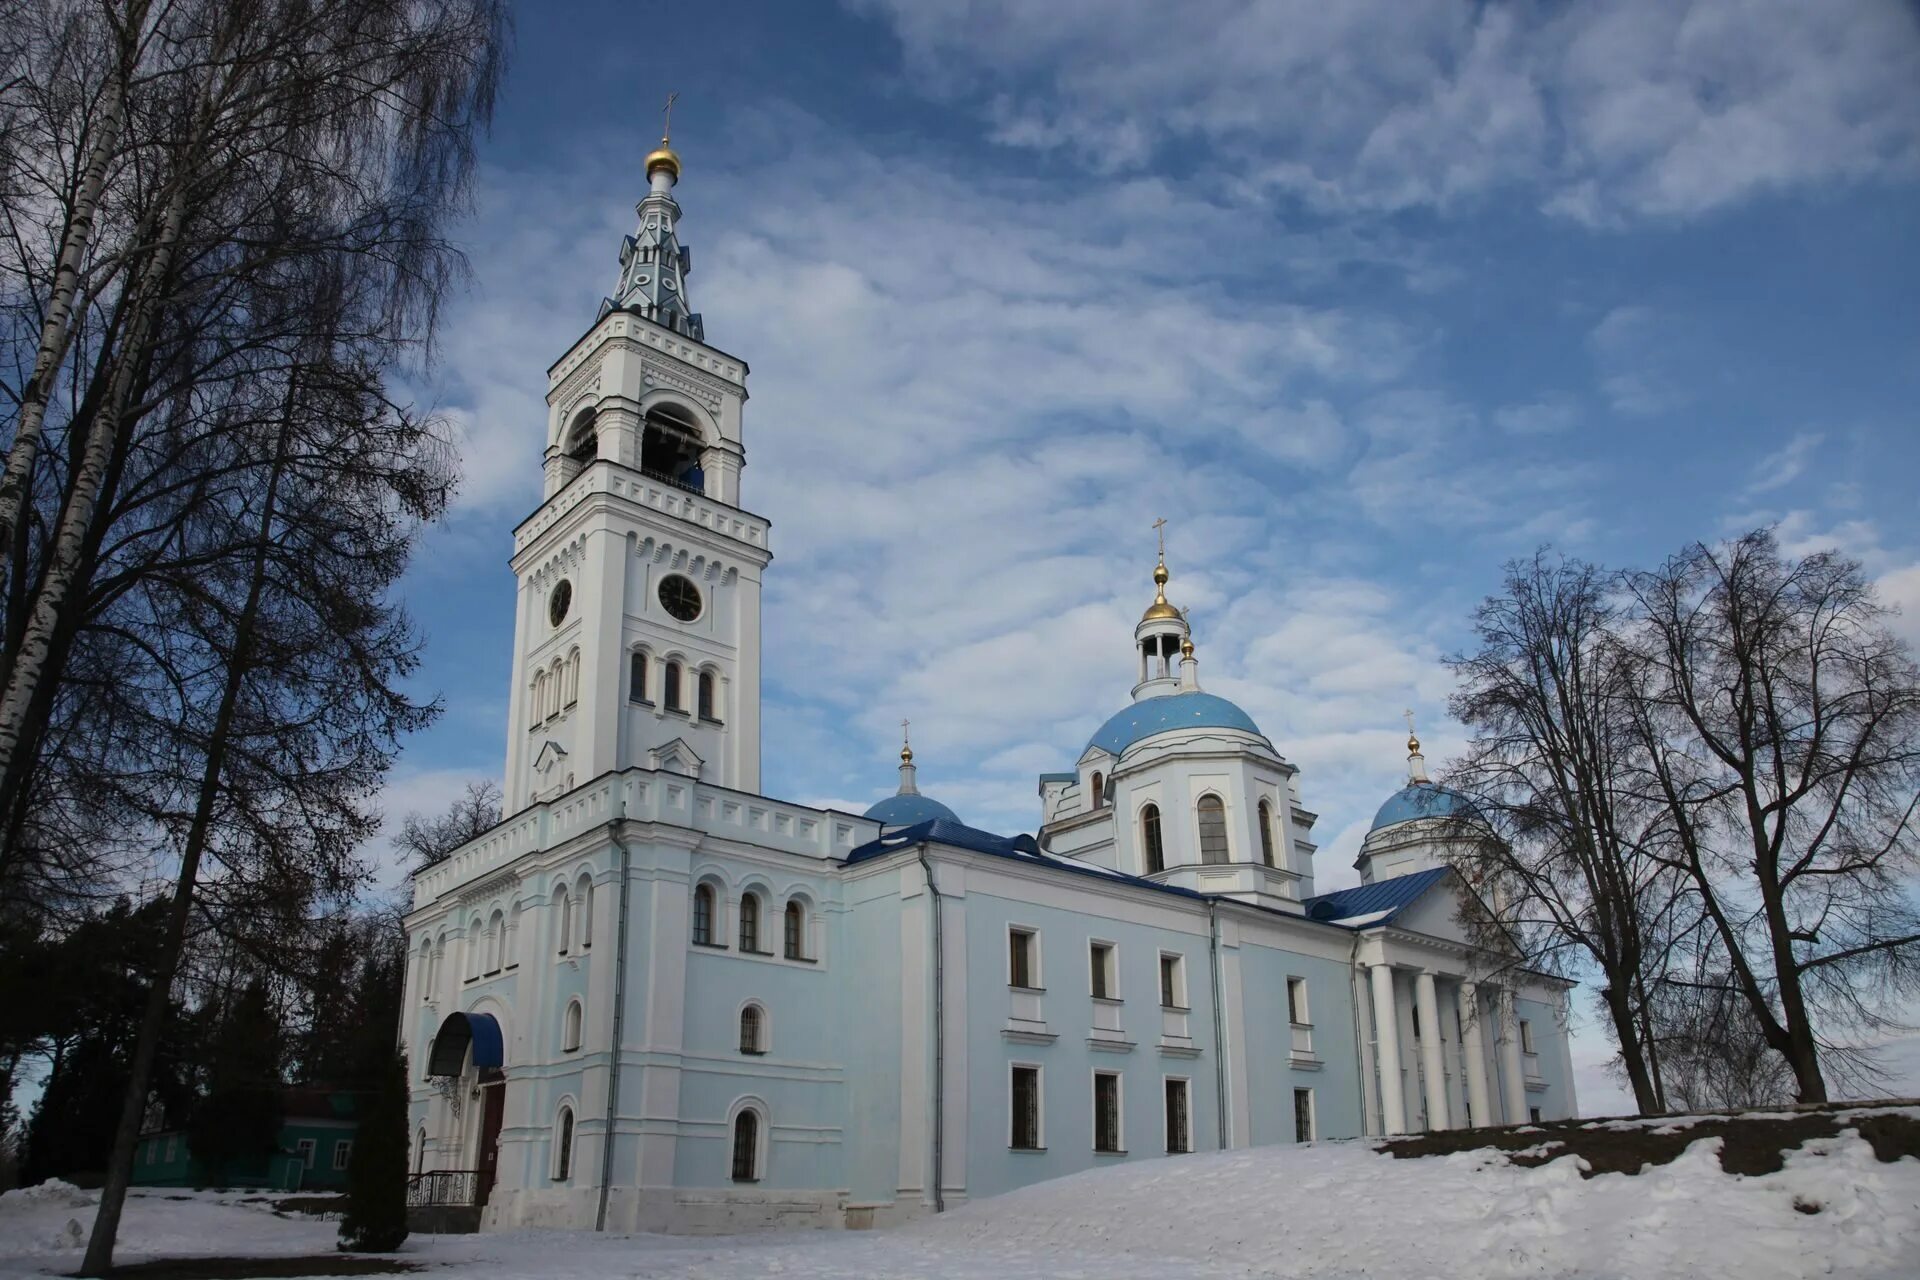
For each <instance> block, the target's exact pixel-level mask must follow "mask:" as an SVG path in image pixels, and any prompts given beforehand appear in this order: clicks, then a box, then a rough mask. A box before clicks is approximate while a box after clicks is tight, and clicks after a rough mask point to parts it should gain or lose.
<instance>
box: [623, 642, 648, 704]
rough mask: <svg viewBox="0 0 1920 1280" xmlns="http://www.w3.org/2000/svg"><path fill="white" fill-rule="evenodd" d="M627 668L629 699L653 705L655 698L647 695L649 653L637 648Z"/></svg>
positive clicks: (628, 661)
mask: <svg viewBox="0 0 1920 1280" xmlns="http://www.w3.org/2000/svg"><path fill="white" fill-rule="evenodd" d="M627 668H628V673H627V700H628V701H630V702H638V703H642V704H644V705H647V706H652V705H653V699H652V698H650V697H648V696H647V655H646V654H644V653H641V652H638V651H637V650H636V651H635V653H634V655H633V656H632V657H631V658H629V659H628V660H627Z"/></svg>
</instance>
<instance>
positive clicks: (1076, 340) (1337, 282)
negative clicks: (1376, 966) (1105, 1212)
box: [387, 0, 1920, 887]
mask: <svg viewBox="0 0 1920 1280" xmlns="http://www.w3.org/2000/svg"><path fill="white" fill-rule="evenodd" d="M518 23H519V34H518V45H517V49H516V53H515V58H514V62H513V66H512V70H511V74H510V78H509V81H508V84H507V88H506V93H505V97H504V99H503V102H502V105H501V109H500V112H499V116H498V119H497V121H496V125H495V129H494V131H493V134H492V136H491V137H490V139H488V140H487V142H486V143H485V145H484V146H483V148H482V161H483V163H482V168H481V175H480V182H479V186H478V191H477V201H476V205H477V207H476V210H475V213H474V216H473V217H472V218H471V219H470V220H468V221H467V222H466V223H464V224H463V225H462V227H461V228H460V231H459V235H460V238H461V240H462V242H463V244H464V246H465V248H466V249H467V252H468V253H469V255H470V258H471V262H472V267H473V280H472V285H471V288H470V289H469V290H468V292H467V293H466V295H465V296H464V297H462V298H461V299H460V300H459V302H458V303H457V304H456V305H454V306H453V307H451V308H450V309H449V311H448V312H447V314H446V318H445V322H444V327H443V329H442V331H441V347H440V352H439V358H438V362H437V364H436V365H435V367H434V368H433V370H432V371H431V374H430V376H429V377H428V379H427V380H426V381H425V383H424V384H423V385H422V387H421V389H420V394H421V396H422V398H423V399H424V400H427V401H430V402H432V403H435V404H437V405H438V406H440V407H441V408H442V409H443V410H445V411H446V412H447V413H448V414H449V415H450V416H451V417H452V418H453V420H454V422H455V423H456V425H457V428H458V430H459V433H460V438H461V441H462V453H463V455H464V458H465V463H466V470H467V479H466V483H465V488H464V490H463V493H462V496H461V499H460V502H459V505H458V507H457V509H456V511H455V513H454V515H453V517H452V518H451V519H450V520H449V521H448V522H447V523H446V525H445V526H444V527H441V528H439V529H436V530H434V531H433V532H432V533H430V534H429V535H428V536H427V537H426V539H425V540H424V542H423V545H422V550H421V554H420V556H419V559H418V562H417V565H416V567H415V569H414V570H413V572H412V574H411V576H410V579H409V581H408V583H407V595H408V601H409V604H410V606H411V608H412V609H413V610H414V612H415V614H416V615H417V617H418V618H419V620H420V622H421V623H422V625H423V627H424V629H425V631H426V633H427V635H428V637H429V648H428V650H427V662H426V666H425V669H424V671H423V673H422V682H421V683H422V687H423V688H424V689H428V690H431V691H435V692H438V693H439V694H441V695H442V696H443V697H444V698H445V699H446V702H447V706H448V712H447V715H446V716H445V718H444V719H443V721H442V722H441V723H440V725H438V726H437V727H436V728H435V729H433V730H432V731H430V732H428V733H426V734H423V735H421V736H420V737H418V738H417V739H415V740H414V741H413V742H412V743H411V745H410V747H409V749H408V751H407V753H406V755H405V757H404V759H403V761H402V763H401V767H400V769H399V770H398V771H397V773H396V776H395V778H394V781H393V785H392V788H391V790H390V794H389V795H388V797H387V807H388V809H389V812H390V813H392V814H395V815H398V814H400V813H403V812H405V811H406V810H407V809H409V808H436V807H438V806H439V805H441V804H443V803H444V802H445V801H446V799H448V798H450V797H451V796H452V795H453V794H454V793H455V792H456V791H457V790H458V788H459V786H460V785H461V784H462V783H463V782H464V781H465V780H466V779H468V778H471V777H477V776H488V775H497V774H498V772H499V770H500V768H501V765H502V756H503V753H504V745H505V732H506V731H505V708H506V681H507V673H508V664H509V649H510V645H511V602H512V598H513V584H512V578H511V575H510V573H509V571H508V569H507V557H508V554H509V549H510V530H511V528H512V526H513V525H514V524H515V523H516V522H517V521H518V520H519V519H520V518H521V517H523V516H524V515H525V514H526V513H527V512H528V511H529V510H531V509H532V507H533V506H534V504H535V503H536V502H537V501H538V493H539V470H538V468H539V454H540V448H541V444H542V443H543V438H542V431H543V423H544V413H543V409H542V404H541V395H542V393H543V391H544V371H545V369H546V366H547V365H548V364H549V363H550V362H551V361H552V360H553V359H555V358H556V357H557V356H558V355H560V354H561V353H562V352H563V351H564V350H565V349H566V348H567V347H568V345H569V344H571V343H572V341H573V340H574V339H575V338H576V337H577V336H578V335H579V334H580V332H582V331H583V330H584V329H585V327H586V326H587V325H588V324H589V323H590V322H591V321H592V319H593V316H594V310H595V307H596V305H597V304H598V302H599V300H600V298H601V296H602V295H603V294H605V293H607V292H608V291H609V290H610V289H611V288H612V287H613V285H614V283H615V279H616V275H617V270H618V267H617V262H616V258H615V253H616V250H617V247H618V244H619V240H620V236H621V235H622V234H623V233H625V232H626V231H628V230H629V229H630V224H631V221H632V216H633V213H632V210H633V204H634V202H635V201H636V200H637V199H638V198H639V197H640V195H641V194H642V193H643V191H644V186H645V184H644V178H643V175H642V174H641V172H640V169H639V162H640V158H641V157H642V156H643V155H644V154H645V153H646V152H647V151H648V150H649V149H650V148H651V147H652V146H653V145H654V141H655V139H656V138H657V137H658V136H659V102H660V100H661V98H662V97H663V96H664V95H665V94H666V92H667V91H668V90H670V89H671V90H674V91H677V92H678V93H679V94H680V101H679V106H678V107H677V108H676V111H675V116H674V126H675V127H674V141H675V145H676V147H677V148H678V150H679V151H680V152H681V154H682V156H683V157H684V160H685V164H686V170H685V173H684V176H683V178H682V181H681V184H680V187H679V190H678V192H677V194H678V197H679V199H680V202H681V205H682V207H683V209H684V214H685V216H684V220H683V223H682V226H681V231H682V238H683V242H685V243H687V244H689V245H690V246H691V248H692V252H693V263H694V270H693V273H692V276H691V277H690V292H691V295H692V298H693V301H694V303H695V305H696V306H697V307H698V309H699V310H701V311H702V312H703V313H704V315H705V318H706V325H707V334H708V336H709V339H710V340H711V341H712V342H713V343H714V344H715V345H717V346H719V347H721V348H723V349H725V350H727V351H729V352H732V353H734V354H736V355H739V356H741V357H742V358H744V359H746V360H747V361H748V362H749V363H750V364H751V366H752V369H753V373H752V378H751V382H750V388H751V392H752V396H753V399H752V401H751V402H750V404H749V405H748V410H747V426H746V432H747V449H748V465H747V470H746V473H745V477H744V480H743V493H744V505H746V506H747V507H749V508H750V509H752V510H755V511H757V512H760V513H762V514H764V515H767V516H768V517H770V518H771V519H772V521H773V547H774V552H775V561H774V564H773V566H772V568H771V569H770V570H769V573H768V577H767V598H766V646H767V650H766V653H767V656H766V677H767V683H766V688H765V738H764V759H765V766H764V774H765V783H766V788H767V790H768V792H769V793H770V794H773V795H777V796H781V797H783V798H787V799H792V800H799V801H806V802H812V803H820V804H836V805H838V806H840V807H864V806H865V805H866V804H867V803H870V802H871V801H872V800H873V799H876V798H878V797H879V796H880V795H882V794H885V793H887V792H888V791H890V790H891V789H892V786H893V782H894V775H893V772H892V767H891V766H892V763H893V752H894V749H895V747H896V744H897V736H898V729H897V725H898V722H899V721H900V719H901V718H902V717H911V719H912V720H913V723H914V741H915V748H916V753H917V755H918V760H919V763H920V765H921V781H922V785H923V786H924V788H925V789H926V790H927V791H928V792H930V793H931V794H934V795H936V796H938V797H939V798H940V799H942V800H944V801H946V802H947V803H948V804H950V805H952V806H953V807H954V808H955V809H957V810H958V811H959V812H960V814H961V816H962V817H964V818H966V819H967V820H968V821H970V822H973V823H975V824H977V825H980V826H985V827H989V828H993V829H998V830H1003V831H1007V830H1015V829H1023V830H1031V829H1032V827H1033V826H1034V824H1035V822H1036V820H1037V816H1038V811H1037V802H1036V799H1035V796H1034V775H1035V774H1036V773H1038V772H1040V771H1042V770H1047V769H1057V768H1065V767H1069V766H1070V764H1071V762H1072V760H1073V758H1074V757H1075V756H1076V755H1077V754H1078V752H1079V750H1080V748H1081V747H1082V746H1083V745H1084V743H1085V741H1086V739H1087V736H1088V734H1089V733H1090V732H1091V731H1092V729H1093V728H1094V727H1095V726H1096V725H1097V724H1098V723H1099V722H1100V721H1101V720H1102V719H1104V718H1105V716H1106V715H1108V714H1109V713H1110V712H1112V711H1113V710H1115V709H1117V708H1118V707H1119V706H1120V705H1121V704H1122V703H1123V702H1124V701H1125V700H1126V698H1127V690H1128V686H1129V684H1130V680H1131V677H1130V674H1129V672H1130V669H1131V662H1132V657H1131V648H1130V635H1131V627H1132V624H1133V622H1134V621H1135V620H1136V619H1137V618H1138V616H1139V613H1140V610H1141V609H1142V608H1143V607H1144V606H1145V605H1146V603H1147V602H1148V600H1149V599H1151V589H1152V588H1151V582H1150V580H1149V573H1150V571H1151V568H1152V563H1153V531H1152V528H1151V524H1152V521H1153V520H1154V518H1155V517H1156V516H1165V517H1166V518H1167V520H1168V521H1169V530H1168V532H1169V539H1168V559H1169V562H1170V565H1171V567H1172V570H1173V573H1174V580H1173V583H1172V584H1171V587H1170V590H1169V594H1170V596H1171V598H1172V599H1173V600H1174V601H1175V603H1177V604H1179V605H1182V606H1186V607H1189V608H1190V609H1191V616H1192V620H1193V625H1194V631H1195V638H1196V641H1197V643H1198V646H1199V654H1200V658H1201V678H1202V681H1203V683H1204V684H1205V686H1206V687H1207V688H1208V689H1210V690H1212V691H1213V692H1217V693H1221V694H1224V695H1226V696H1228V697H1231V698H1233V699H1235V700H1236V701H1238V702H1240V703H1241V704H1242V705H1243V706H1245V707H1246V708H1247V709H1248V710H1249V711H1250V712H1251V713H1252V714H1253V715H1254V717H1255V718H1256V719H1257V720H1258V722H1259V723H1260V725H1261V727H1262V728H1263V729H1264V730H1265V731H1266V733H1267V734H1268V736H1269V737H1271V738H1272V739H1273V741H1274V743H1275V745H1276V746H1277V747H1278V748H1279V749H1280V751H1281V752H1282V754H1284V755H1285V756H1287V757H1288V758H1289V759H1291V760H1293V761H1294V762H1295V763H1297V764H1298V765H1299V766H1300V768H1301V770H1302V788H1303V793H1304V799H1305V802H1306V804H1307V805H1308V807H1310V808H1312V809H1314V810H1316V811H1317V812H1319V813H1320V814H1321V815H1322V816H1321V820H1320V825H1319V827H1318V828H1317V835H1318V837H1319V839H1320V842H1321V851H1320V854H1319V855H1318V862H1319V868H1318V869H1319V874H1320V877H1321V884H1322V886H1323V887H1332V886H1336V885H1339V884H1343V883H1349V882H1351V881H1352V879H1353V874H1352V872H1351V870H1350V864H1351V861H1352V856H1353V852H1354V850H1355V848H1356V846H1357V844H1358V841H1359V837H1360V836H1361V834H1363V833H1364V830H1365V827H1366V824H1367V822H1368V820H1369V819H1370V818H1371V815H1372V812H1373V809H1374V808H1375V807H1376V806H1377V805H1378V804H1379V803H1380V801H1381V800H1382V799H1384V798H1385V796H1386V795H1387V794H1388V793H1389V792H1391V791H1392V790H1393V789H1394V788H1395V787H1396V786H1397V785H1398V784H1399V781H1400V779H1401V777H1402V776H1403V768H1404V762H1403V751H1404V748H1403V746H1402V743H1403V740H1404V736H1405V730H1404V727H1403V725H1402V723H1401V719H1400V712H1401V709H1402V708H1403V707H1412V708H1414V709H1415V710H1416V712H1417V713H1418V714H1419V717H1420V721H1421V725H1422V730H1421V732H1422V737H1423V738H1424V739H1426V741H1427V744H1428V751H1429V755H1430V756H1432V757H1434V758H1435V759H1436V760H1440V759H1444V758H1445V757H1446V756H1447V755H1448V754H1449V753H1450V752H1451V751H1452V750H1455V749H1457V747H1458V746H1459V744H1460V741H1461V738H1460V734H1459V731H1458V728H1457V726H1454V725H1452V724H1450V723H1449V722H1447V721H1446V719H1445V701H1446V696H1447V693H1448V691H1449V679H1448V676H1447V673H1446V671H1445V669H1444V667H1443V666H1442V665H1441V661H1440V660H1441V657H1442V656H1443V655H1444V654H1445V653H1447V652H1449V651H1451V650H1453V649H1456V648H1458V647H1459V646H1460V645H1462V644H1463V643H1464V642H1465V640H1466V619H1467V616H1468V613H1469V610H1470V609H1471V608H1472V606H1473V604H1474V603H1475V602H1476V601H1477V600H1478V599H1479V598H1480V597H1481V596H1483V595H1484V594H1486V593H1487V592H1488V591H1489V590H1491V589H1492V588H1493V587H1495V586H1496V585H1497V582H1498V578H1499V573H1500V568H1501V565H1502V563H1503V562H1504V561H1505V560H1507V559H1509V558H1510V557H1514V556H1519V555H1525V554H1528V553H1530V552H1531V551H1532V550H1533V549H1534V548H1535V547H1536V546H1538V545H1540V544H1542V543H1549V542H1550V543H1552V544H1554V545H1555V546H1558V547H1560V548H1562V549H1565V550H1567V551H1570V552H1574V553H1577V554H1579V555H1582V556H1586V557H1589V558H1593V559H1597V560H1600V561H1602V562H1605V563H1608V564H1633V563H1649V562H1652V561H1654V560H1656V559H1658V558H1659V557H1661V556H1663V555H1665V554H1666V553H1668V552H1670V551H1672V550H1675V549H1677V548H1678V547H1679V546H1681V545H1682V544H1683V543H1685V542H1686V541H1688V540H1690V539H1694V538H1707V537H1713V536H1717V535H1721V534H1725V533H1730V532H1736V531H1739V530H1742V529H1745V528H1748V527H1751V526H1753V525H1755V524H1761V523H1775V522H1777V523H1778V524H1779V526H1780V528H1781V530H1782V536H1783V538H1784V539H1785V541H1786V542H1787V543H1788V545H1789V546H1790V547H1791V548H1793V549H1796V550H1797V549H1810V548H1812V547H1816V546H1826V545H1837V546H1840V547H1843V548H1845V549H1846V550H1847V551H1849V552H1850V553H1852V554H1854V555H1856V556H1858V557H1859V558H1860V559H1861V560H1862V561H1863V562H1864V563H1865V565H1866V566H1867V569H1868V571H1869V572H1870V573H1871V574H1872V575H1873V576H1874V577H1875V578H1876V579H1878V580H1879V581H1880V583H1881V585H1882V588H1883V590H1884V592H1885V593H1886V595H1887V596H1888V598H1889V599H1890V600H1891V601H1893V602H1895V603H1900V604H1904V605H1905V607H1906V608H1907V610H1908V616H1907V617H1906V618H1904V619H1902V621H1901V623H1900V625H1901V626H1902V628H1903V629H1904V630H1905V631H1906V633H1907V634H1908V635H1909V636H1914V637H1916V638H1920V516H1916V514H1915V504H1914V492H1915V484H1914V476H1915V475H1916V474H1917V473H1920V422H1917V421H1916V409H1915V407H1914V406H1915V405H1916V404H1920V252H1916V250H1915V248H1914V240H1915V228H1916V227H1920V23H1917V22H1916V18H1915V12H1914V9H1913V7H1912V6H1910V5H1907V4H1903V3H1899V2H1897V0H1878V2H1874V0H1857V2H1856V0H1828V3H1823V4H1820V5H1805V4H1802V3H1792V2H1788V0H1782V2H1779V3H1773V2H1769V0H1709V2H1704V3H1695V4H1691V5H1682V4H1678V3H1673V2H1672V0H1619V2H1615V3H1607V4H1598V5H1574V6H1560V5H1539V6H1536V5H1508V4H1496V3H1482V4H1463V3H1443V2H1440V0H1346V2H1345V3H1342V4H1339V5H1326V4H1324V3H1316V2H1302V3H1291V2H1287V3H1282V2H1278V0H1276V2H1273V3H1255V2H1253V0H1244V2H1235V3H1229V2H1227V0H1185V2H1184V3H1182V4H1180V5H1179V6H1177V7H1175V6H1170V5H1167V4H1150V3H1146V2H1145V0H1099V2H1096V0H1049V3H1047V4H1044V5H1042V4H1032V3H1015V0H852V2H850V3H848V4H846V5H844V6H834V5H829V4H824V3H821V4H812V3H809V4H801V3H791V4H773V3H768V4H747V3H740V2H736V0H706V2H705V3H701V4H690V3H661V4H649V5H645V6H637V5H632V4H584V3H569V4H565V5H550V4H541V5H527V6H525V7H524V8H523V9H522V11H521V12H520V14H519V19H518Z"/></svg>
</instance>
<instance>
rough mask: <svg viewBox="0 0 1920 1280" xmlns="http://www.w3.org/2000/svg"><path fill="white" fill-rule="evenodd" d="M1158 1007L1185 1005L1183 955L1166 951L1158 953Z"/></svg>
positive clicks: (1178, 1007)
mask: <svg viewBox="0 0 1920 1280" xmlns="http://www.w3.org/2000/svg"><path fill="white" fill-rule="evenodd" d="M1160 1007H1161V1008H1163V1009H1184V1008H1186V1007H1187V961H1186V957H1184V956H1179V955H1174V954H1172V953H1170V952H1166V951H1162V952H1161V953H1160Z"/></svg>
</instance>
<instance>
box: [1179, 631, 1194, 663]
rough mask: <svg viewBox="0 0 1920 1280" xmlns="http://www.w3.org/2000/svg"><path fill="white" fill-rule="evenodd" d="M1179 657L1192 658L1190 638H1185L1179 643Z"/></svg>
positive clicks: (1191, 641) (1191, 639) (1191, 638)
mask: <svg viewBox="0 0 1920 1280" xmlns="http://www.w3.org/2000/svg"><path fill="white" fill-rule="evenodd" d="M1180 656H1181V657H1183V658H1191V657H1192V656H1193V637H1192V636H1187V637H1185V638H1183V639H1182V640H1181V641H1180Z"/></svg>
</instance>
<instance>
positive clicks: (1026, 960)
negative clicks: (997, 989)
mask: <svg viewBox="0 0 1920 1280" xmlns="http://www.w3.org/2000/svg"><path fill="white" fill-rule="evenodd" d="M1038 950H1039V947H1038V945H1037V939H1036V937H1035V935H1034V932H1033V930H1031V929H1009V930H1007V985H1008V986H1010V987H1027V988H1029V989H1037V988H1038V987H1039V986H1040V965H1039V957H1038V956H1037V955H1035V954H1034V953H1035V952H1036V951H1038Z"/></svg>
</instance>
